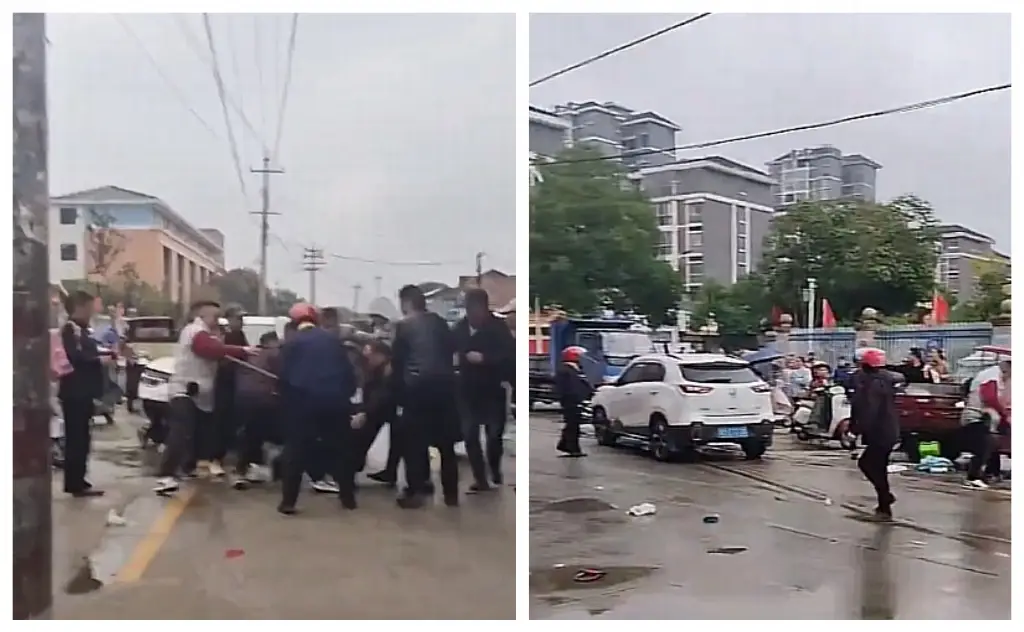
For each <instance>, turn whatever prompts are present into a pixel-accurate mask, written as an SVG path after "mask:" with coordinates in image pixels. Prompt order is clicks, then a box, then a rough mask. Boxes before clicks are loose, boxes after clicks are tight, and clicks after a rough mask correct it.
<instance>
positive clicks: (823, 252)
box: [761, 195, 937, 321]
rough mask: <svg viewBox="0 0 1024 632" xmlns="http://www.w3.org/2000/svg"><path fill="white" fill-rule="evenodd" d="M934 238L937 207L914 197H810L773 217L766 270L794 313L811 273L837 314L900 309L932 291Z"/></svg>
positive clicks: (775, 297)
mask: <svg viewBox="0 0 1024 632" xmlns="http://www.w3.org/2000/svg"><path fill="white" fill-rule="evenodd" d="M936 238H937V232H936V220H935V215H934V213H933V211H932V208H931V206H930V205H929V204H928V203H927V202H925V201H924V200H922V199H920V198H917V197H915V196H911V195H908V196H902V197H899V198H896V199H895V200H893V201H891V202H889V203H886V204H869V203H858V202H848V201H842V202H805V203H801V204H798V205H796V206H795V207H793V208H791V209H789V210H788V212H787V213H786V214H785V215H783V216H781V217H777V218H776V219H775V221H774V222H773V226H772V231H771V232H770V233H769V235H768V237H767V238H766V240H765V252H764V260H763V262H762V268H761V270H762V272H763V274H764V276H765V279H766V281H767V284H768V287H769V298H770V300H771V302H772V304H774V305H777V306H779V307H781V308H783V309H785V310H788V311H789V312H790V313H792V314H798V313H800V312H801V311H802V309H801V308H802V305H801V303H802V291H803V288H804V287H805V286H806V284H807V280H808V279H809V278H814V279H815V280H816V281H817V284H818V292H817V295H818V297H820V298H827V299H828V301H829V303H830V304H831V306H832V310H833V312H834V313H835V315H836V317H837V318H839V319H842V320H846V321H849V320H853V319H855V318H856V317H857V314H858V313H859V312H860V311H861V310H862V309H863V308H864V307H874V308H876V309H879V310H881V311H882V313H883V314H902V313H905V312H908V311H911V310H912V309H913V308H914V305H915V304H916V303H917V302H918V301H920V300H927V299H930V298H931V296H932V292H933V291H934V289H935V264H936V256H937V255H936V250H935V240H936Z"/></svg>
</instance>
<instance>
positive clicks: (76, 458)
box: [57, 291, 106, 498]
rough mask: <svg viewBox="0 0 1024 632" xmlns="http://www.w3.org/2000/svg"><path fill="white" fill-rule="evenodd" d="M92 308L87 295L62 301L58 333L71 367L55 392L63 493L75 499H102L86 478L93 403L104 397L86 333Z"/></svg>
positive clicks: (96, 354) (99, 371) (98, 363)
mask: <svg viewBox="0 0 1024 632" xmlns="http://www.w3.org/2000/svg"><path fill="white" fill-rule="evenodd" d="M93 306H94V300H93V297H92V296H91V295H90V294H88V293H87V292H82V291H79V292H73V293H72V294H71V295H70V296H68V297H67V299H66V301H65V308H66V310H67V314H68V321H67V322H66V323H64V326H63V327H62V328H61V332H60V339H61V343H62V344H63V347H64V353H65V355H66V356H67V360H68V363H70V366H71V371H70V372H69V373H66V374H65V375H63V376H61V378H60V385H59V388H58V392H57V397H58V398H59V399H60V407H61V412H62V414H63V415H64V442H65V448H64V449H65V454H64V493H66V494H71V495H72V496H74V497H76V498H86V497H90V496H102V495H103V491H101V490H99V489H96V488H94V487H93V486H92V484H91V483H89V481H87V480H86V478H85V476H86V472H87V470H88V463H89V451H90V447H91V444H92V417H93V414H94V408H93V406H94V404H93V402H94V401H95V400H97V399H99V398H100V397H101V396H102V395H103V387H104V381H105V380H106V377H105V374H104V372H105V371H106V368H105V367H104V366H103V359H102V358H101V357H100V354H99V349H98V347H97V345H96V341H95V340H94V339H93V337H92V336H91V335H90V332H89V322H90V321H91V320H92V316H93Z"/></svg>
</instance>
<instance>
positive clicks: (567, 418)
mask: <svg viewBox="0 0 1024 632" xmlns="http://www.w3.org/2000/svg"><path fill="white" fill-rule="evenodd" d="M582 422H583V411H581V410H580V407H579V406H569V407H566V406H563V407H562V436H561V437H560V438H559V439H558V446H557V448H556V449H557V450H559V451H560V452H568V453H575V452H582V449H581V448H580V423H582Z"/></svg>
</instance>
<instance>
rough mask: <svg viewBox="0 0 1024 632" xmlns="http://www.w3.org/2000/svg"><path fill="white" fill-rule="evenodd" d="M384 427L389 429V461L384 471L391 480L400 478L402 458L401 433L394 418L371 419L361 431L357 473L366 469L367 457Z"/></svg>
mask: <svg viewBox="0 0 1024 632" xmlns="http://www.w3.org/2000/svg"><path fill="white" fill-rule="evenodd" d="M384 426H387V427H388V460H387V463H386V464H385V465H384V471H385V472H386V473H387V474H388V476H390V478H392V479H394V478H396V477H397V476H398V462H399V461H400V460H401V458H402V451H401V450H402V446H401V432H400V431H399V429H398V428H396V427H395V419H394V418H393V417H392V418H391V419H390V420H387V419H384V418H381V417H370V418H368V419H367V420H366V425H365V426H363V428H361V429H360V430H359V432H358V434H359V441H358V442H357V443H358V446H359V452H358V458H357V459H356V471H357V472H361V471H363V470H364V469H366V455H367V454H368V453H369V452H370V448H371V447H373V442H374V441H376V440H377V436H378V435H379V434H380V431H381V430H383V429H384Z"/></svg>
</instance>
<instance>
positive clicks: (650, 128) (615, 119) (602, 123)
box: [554, 101, 680, 169]
mask: <svg viewBox="0 0 1024 632" xmlns="http://www.w3.org/2000/svg"><path fill="white" fill-rule="evenodd" d="M554 111H555V113H556V114H558V115H559V116H561V117H562V118H564V119H566V120H568V121H570V122H571V131H572V139H573V143H574V144H585V145H588V146H591V147H595V148H597V149H598V150H599V151H601V152H602V153H604V154H605V155H609V156H617V157H619V158H621V160H622V162H623V164H624V165H626V167H627V168H630V169H642V168H644V167H657V166H660V165H665V164H668V163H671V162H673V161H674V160H675V158H676V153H675V149H674V148H675V144H676V142H675V141H676V132H678V131H679V130H680V128H679V126H678V125H676V124H675V123H673V122H672V121H670V120H669V119H667V118H665V117H664V116H661V115H660V114H657V113H655V112H651V111H649V110H644V111H637V110H632V109H630V108H627V107H623V106H621V105H619V104H617V103H613V102H611V101H606V102H604V103H598V102H597V101H583V102H581V103H576V102H569V103H566V104H564V105H560V106H557V107H556V108H555V109H554Z"/></svg>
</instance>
